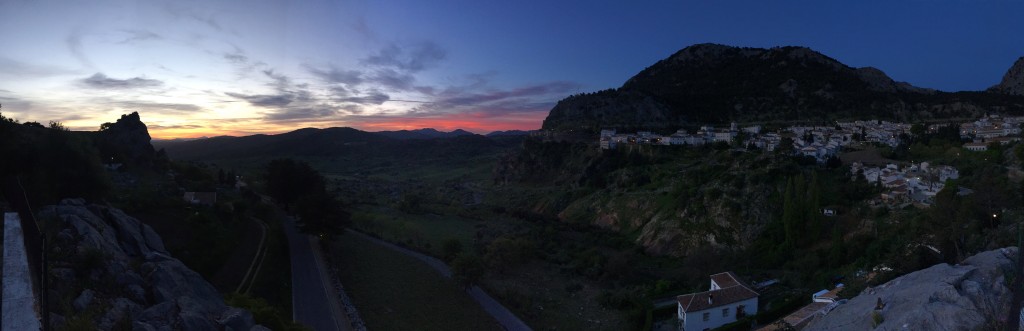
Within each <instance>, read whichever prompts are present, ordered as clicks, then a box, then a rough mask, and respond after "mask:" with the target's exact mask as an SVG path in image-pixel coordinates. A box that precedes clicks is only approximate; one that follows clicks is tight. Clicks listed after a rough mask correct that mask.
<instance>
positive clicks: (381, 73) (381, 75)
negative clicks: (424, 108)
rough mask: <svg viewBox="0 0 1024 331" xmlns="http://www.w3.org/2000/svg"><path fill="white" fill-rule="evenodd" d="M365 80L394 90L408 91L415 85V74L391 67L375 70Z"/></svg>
mask: <svg viewBox="0 0 1024 331" xmlns="http://www.w3.org/2000/svg"><path fill="white" fill-rule="evenodd" d="M367 80H368V81H369V82H371V83H374V84H377V85H379V86H381V87H384V88H388V89H391V90H395V91H409V90H412V89H413V88H415V87H416V86H415V84H416V77H415V76H413V75H411V74H408V73H404V72H400V71H396V70H393V69H380V70H377V71H376V72H374V73H373V75H371V76H370V77H369V78H368V79H367Z"/></svg>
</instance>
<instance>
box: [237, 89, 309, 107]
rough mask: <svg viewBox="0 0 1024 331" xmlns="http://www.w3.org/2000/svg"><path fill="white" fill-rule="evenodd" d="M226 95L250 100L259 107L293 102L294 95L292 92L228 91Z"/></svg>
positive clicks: (280, 105)
mask: <svg viewBox="0 0 1024 331" xmlns="http://www.w3.org/2000/svg"><path fill="white" fill-rule="evenodd" d="M225 94H226V95H228V96H230V97H233V98H238V99H242V100H245V101H248V102H249V104H251V105H253V106H257V107H264V108H270V107H284V106H287V105H288V104H290V103H292V101H293V100H294V97H293V96H292V95H290V94H275V95H260V94H255V95H250V94H242V93H232V92H227V93H225Z"/></svg>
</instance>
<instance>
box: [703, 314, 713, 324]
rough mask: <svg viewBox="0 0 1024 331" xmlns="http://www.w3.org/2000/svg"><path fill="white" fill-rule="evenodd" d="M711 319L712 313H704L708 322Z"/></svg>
mask: <svg viewBox="0 0 1024 331" xmlns="http://www.w3.org/2000/svg"><path fill="white" fill-rule="evenodd" d="M710 319H711V313H704V321H705V322H707V321H708V320H710Z"/></svg>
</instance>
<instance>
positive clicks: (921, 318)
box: [807, 247, 1017, 330]
mask: <svg viewBox="0 0 1024 331" xmlns="http://www.w3.org/2000/svg"><path fill="white" fill-rule="evenodd" d="M1016 259H1017V248H1016V247H1009V248H1002V249H997V250H993V251H988V252H983V253H979V254H977V255H975V256H972V257H970V258H968V259H966V260H964V262H963V264H960V265H949V264H945V263H943V264H937V265H934V266H931V267H930V268H927V269H924V270H919V271H915V272H912V273H909V274H906V275H904V276H901V277H899V278H896V279H894V280H892V281H889V282H888V283H885V284H883V285H881V286H878V287H874V288H869V289H866V290H864V292H862V293H861V294H860V295H858V296H856V297H854V298H853V299H850V301H849V302H847V303H846V304H843V305H840V306H839V307H837V308H836V309H835V310H833V311H832V312H830V313H828V315H825V316H824V317H821V318H819V319H818V320H816V321H814V322H812V323H811V324H810V325H809V326H808V328H807V329H808V330H871V329H872V328H874V329H875V330H981V329H996V328H999V329H1001V328H1002V326H1003V325H1004V324H1005V323H1006V318H1007V312H1008V311H1009V308H1010V300H1011V298H1012V297H1013V293H1012V292H1011V290H1010V288H1009V287H1008V284H1006V282H1007V280H1006V275H1007V274H1009V273H1010V272H1012V270H1013V265H1014V261H1016ZM879 298H881V301H882V303H883V304H884V307H883V308H882V309H880V310H875V306H876V304H877V303H878V300H879Z"/></svg>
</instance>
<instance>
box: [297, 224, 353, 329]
mask: <svg viewBox="0 0 1024 331" xmlns="http://www.w3.org/2000/svg"><path fill="white" fill-rule="evenodd" d="M282 219H283V220H284V222H283V223H284V233H285V236H286V237H288V248H289V252H290V255H291V262H292V319H293V320H295V321H296V322H299V323H302V324H304V325H306V326H308V327H310V328H312V329H313V330H317V331H333V330H338V331H343V330H352V323H351V322H350V321H349V320H348V317H347V315H345V313H344V312H343V311H342V309H341V307H340V305H339V304H338V300H335V299H333V298H337V297H338V296H337V295H336V294H334V292H335V290H334V287H333V286H330V285H329V283H328V282H329V281H328V280H329V279H330V278H329V277H328V271H327V270H326V269H325V267H324V265H323V261H320V259H318V258H317V256H314V255H313V243H312V242H311V241H310V238H309V236H307V235H305V234H302V233H299V232H298V230H297V229H296V227H295V221H294V220H293V219H292V218H291V217H287V216H282Z"/></svg>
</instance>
